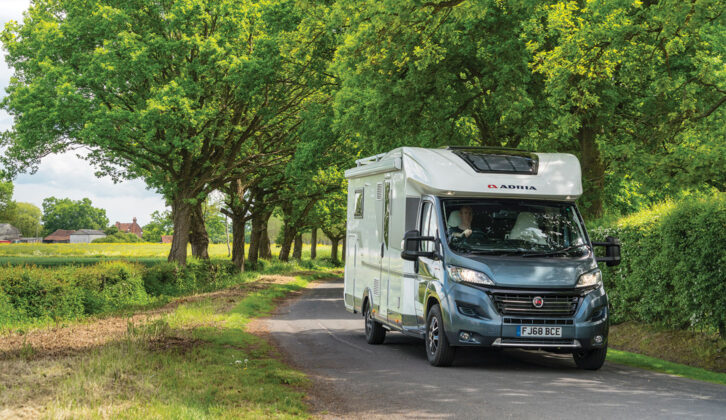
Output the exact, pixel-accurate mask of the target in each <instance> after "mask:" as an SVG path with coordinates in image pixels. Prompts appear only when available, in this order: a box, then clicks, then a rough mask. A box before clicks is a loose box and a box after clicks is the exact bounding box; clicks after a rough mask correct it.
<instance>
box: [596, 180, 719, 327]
mask: <svg viewBox="0 0 726 420" xmlns="http://www.w3.org/2000/svg"><path fill="white" fill-rule="evenodd" d="M608 235H611V236H615V237H617V238H619V239H620V242H621V253H622V255H621V258H622V262H621V264H620V265H619V266H616V267H604V264H601V266H603V272H604V273H603V274H604V278H605V285H606V288H607V291H608V295H609V297H610V301H611V304H612V314H613V321H614V322H620V321H626V320H636V321H644V322H649V323H655V324H661V325H663V326H667V327H670V328H681V329H684V328H691V327H698V328H714V329H718V330H719V332H720V333H721V335H722V336H724V335H726V269H725V268H724V267H725V266H726V196H725V194H724V193H717V194H714V195H707V196H703V195H700V196H689V197H686V198H684V199H682V200H680V201H676V202H668V203H664V204H661V205H659V206H656V207H653V208H651V209H649V210H646V211H642V212H639V213H636V214H633V215H631V216H628V217H626V218H623V219H620V220H619V221H618V222H617V224H616V225H615V226H614V227H612V228H596V229H593V230H592V231H591V236H592V240H603V239H604V237H606V236H608Z"/></svg>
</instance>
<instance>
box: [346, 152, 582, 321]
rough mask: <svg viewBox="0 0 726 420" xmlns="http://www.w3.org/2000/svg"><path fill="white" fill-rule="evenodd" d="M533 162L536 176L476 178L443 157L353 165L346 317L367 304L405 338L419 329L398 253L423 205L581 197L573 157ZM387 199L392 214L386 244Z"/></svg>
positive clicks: (409, 267)
mask: <svg viewBox="0 0 726 420" xmlns="http://www.w3.org/2000/svg"><path fill="white" fill-rule="evenodd" d="M537 157H538V159H539V167H538V171H537V174H536V175H519V174H502V173H479V172H476V171H475V170H474V169H473V168H472V167H471V166H470V165H469V164H468V163H467V162H466V161H464V160H463V159H462V158H461V157H459V156H457V155H456V154H454V153H453V152H452V151H451V150H448V149H424V148H411V147H403V148H398V149H394V150H392V151H391V152H389V153H387V154H384V155H378V156H374V157H371V158H367V159H361V160H359V161H358V166H357V167H355V168H352V169H349V170H348V171H346V173H345V175H346V177H347V178H348V209H347V235H346V240H347V243H346V250H347V251H346V252H347V254H346V261H345V290H344V302H345V306H346V309H348V310H349V311H353V312H357V311H361V310H362V304H363V301H364V300H365V299H366V298H367V299H370V301H371V302H372V306H373V309H374V311H375V314H374V316H375V318H377V319H378V320H379V321H382V322H384V323H385V324H387V325H388V326H390V327H392V328H395V329H400V330H402V331H404V332H405V331H414V332H419V328H422V327H423V325H421V324H422V316H423V314H422V308H421V302H419V300H418V299H417V297H418V296H419V295H420V291H419V290H418V288H419V287H418V286H419V284H418V280H417V276H416V275H415V274H414V272H413V262H409V261H405V260H403V259H402V258H401V251H402V249H401V246H402V240H403V235H404V233H405V232H406V231H407V230H409V229H415V226H416V223H417V222H416V218H417V216H418V212H419V205H420V202H421V198H422V197H424V196H425V195H435V196H446V197H486V196H490V197H510V198H511V197H521V198H525V199H547V200H557V201H574V200H575V199H576V198H578V197H579V196H580V195H581V194H582V183H581V172H580V164H579V162H578V160H577V158H575V156H572V155H569V154H560V153H541V154H537ZM386 184H388V185H389V189H387V188H386ZM387 191H389V192H388V194H389V196H388V198H389V200H390V202H389V204H390V214H389V220H388V241H387V243H386V241H385V231H384V221H385V215H384V211H385V205H386V193H387ZM357 193H361V194H363V200H362V204H363V206H362V207H363V209H362V210H363V211H362V214H359V215H358V216H359V217H356V214H355V211H356V194H357ZM407 198H408V200H407ZM407 206H411V207H412V208H410V209H407ZM413 207H415V208H413ZM407 212H408V215H409V216H408V218H407V216H406V215H407ZM407 222H408V226H407Z"/></svg>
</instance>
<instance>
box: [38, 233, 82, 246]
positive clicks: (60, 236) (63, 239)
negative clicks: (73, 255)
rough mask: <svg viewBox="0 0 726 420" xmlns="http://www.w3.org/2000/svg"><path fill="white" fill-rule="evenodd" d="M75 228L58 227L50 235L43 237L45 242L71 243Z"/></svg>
mask: <svg viewBox="0 0 726 420" xmlns="http://www.w3.org/2000/svg"><path fill="white" fill-rule="evenodd" d="M73 232H75V231H74V230H65V229H58V230H56V231H55V232H53V233H51V234H50V235H48V236H46V237H45V238H43V243H44V244H69V243H71V233H73Z"/></svg>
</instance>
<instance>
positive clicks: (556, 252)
mask: <svg viewBox="0 0 726 420" xmlns="http://www.w3.org/2000/svg"><path fill="white" fill-rule="evenodd" d="M584 246H585V247H587V248H588V249H590V246H589V245H588V244H579V245H572V246H568V247H567V248H562V249H555V250H554V251H547V252H533V253H530V254H523V255H522V256H523V257H549V256H553V255H559V254H564V253H567V252H570V251H573V250H575V249H578V248H582V247H584Z"/></svg>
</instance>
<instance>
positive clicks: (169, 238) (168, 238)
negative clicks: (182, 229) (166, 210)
mask: <svg viewBox="0 0 726 420" xmlns="http://www.w3.org/2000/svg"><path fill="white" fill-rule="evenodd" d="M173 240H174V235H161V243H162V244H170V243H171V242H172V241H173Z"/></svg>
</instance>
